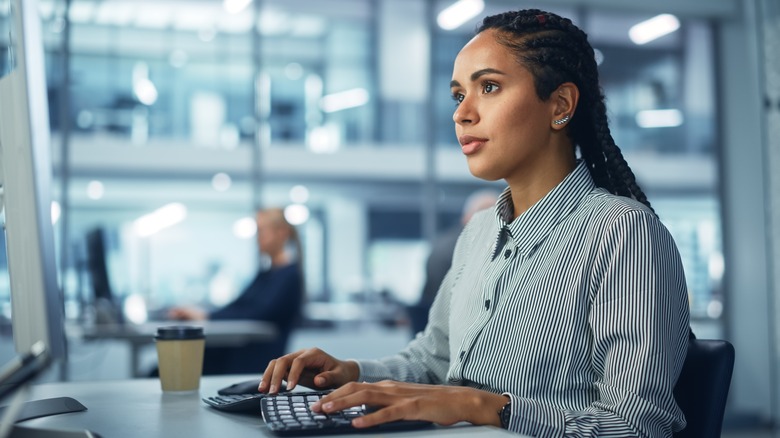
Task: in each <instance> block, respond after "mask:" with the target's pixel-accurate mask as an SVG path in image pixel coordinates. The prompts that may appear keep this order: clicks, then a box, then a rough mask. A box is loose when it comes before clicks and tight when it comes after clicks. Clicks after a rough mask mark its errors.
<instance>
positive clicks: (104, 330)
mask: <svg viewBox="0 0 780 438" xmlns="http://www.w3.org/2000/svg"><path fill="white" fill-rule="evenodd" d="M170 325H195V326H199V327H203V332H204V333H205V334H206V345H207V346H210V347H239V346H242V345H246V344H248V343H250V342H269V341H273V340H274V339H276V336H278V333H277V330H276V327H275V326H274V325H273V324H270V323H267V322H260V321H249V320H247V321H244V320H232V321H230V320H227V321H156V322H147V323H144V324H99V325H94V326H87V327H73V328H71V330H72V331H73V332H78V333H74V334H75V335H76V336H79V337H81V338H82V339H85V340H98V339H111V340H120V341H126V342H128V343H129V344H130V369H131V370H132V373H133V376H134V377H141V375H142V374H143V372H142V370H141V369H140V360H139V357H140V350H141V348H142V347H143V346H145V345H149V344H151V343H153V342H154V335H155V334H156V333H157V327H164V326H170Z"/></svg>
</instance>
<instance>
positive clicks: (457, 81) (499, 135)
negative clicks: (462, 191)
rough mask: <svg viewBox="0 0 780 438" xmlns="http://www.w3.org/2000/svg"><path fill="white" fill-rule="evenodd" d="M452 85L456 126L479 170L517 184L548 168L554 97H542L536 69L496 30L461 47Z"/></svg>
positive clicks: (476, 173) (473, 166) (482, 175)
mask: <svg viewBox="0 0 780 438" xmlns="http://www.w3.org/2000/svg"><path fill="white" fill-rule="evenodd" d="M451 91H452V95H453V97H454V98H455V100H456V104H457V108H456V109H455V113H454V114H453V115H452V119H453V120H454V121H455V132H456V134H457V136H458V141H459V142H460V145H461V149H462V150H463V153H464V154H465V155H466V157H467V161H468V165H469V170H470V171H471V173H472V174H473V175H474V176H476V177H478V178H482V179H485V180H490V181H494V180H498V179H505V180H507V182H509V183H510V185H511V183H512V181H513V180H516V181H518V182H520V181H523V178H529V177H533V174H534V173H537V172H540V171H543V170H544V168H545V164H544V163H545V162H549V160H550V159H551V154H550V152H549V151H550V149H551V148H550V147H548V145H549V144H550V140H551V135H552V129H551V128H550V123H551V120H552V119H553V114H554V104H553V103H552V101H553V100H554V99H549V102H545V101H542V100H541V99H539V97H538V96H537V95H536V90H535V89H534V78H533V76H532V75H531V72H530V71H528V70H527V69H526V68H525V67H523V66H522V65H520V64H519V63H518V62H517V61H516V59H515V55H514V53H512V52H511V51H510V50H509V49H507V48H506V47H504V46H502V45H501V44H499V43H498V42H497V41H496V39H495V31H493V30H486V31H484V32H481V33H480V34H478V35H477V36H476V37H474V38H473V39H472V40H471V41H469V42H468V43H467V44H466V45H465V46H464V47H463V49H461V51H460V53H459V54H458V57H457V58H456V59H455V65H454V67H453V72H452V82H451Z"/></svg>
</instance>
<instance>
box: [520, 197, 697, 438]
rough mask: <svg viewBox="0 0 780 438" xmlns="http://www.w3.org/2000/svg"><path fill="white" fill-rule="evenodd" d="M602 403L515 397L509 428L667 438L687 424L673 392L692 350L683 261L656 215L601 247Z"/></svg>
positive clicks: (597, 317) (598, 334)
mask: <svg viewBox="0 0 780 438" xmlns="http://www.w3.org/2000/svg"><path fill="white" fill-rule="evenodd" d="M590 298H591V310H590V315H589V324H590V329H591V332H592V342H593V348H592V357H591V364H592V368H593V371H594V374H595V375H596V376H597V381H596V385H595V386H596V388H597V390H598V395H599V397H598V400H597V401H596V402H594V403H592V404H591V405H590V406H588V407H587V408H586V409H584V410H582V411H579V412H572V411H565V410H561V409H558V408H556V407H555V406H551V405H550V404H545V403H542V402H540V401H538V400H534V399H529V398H522V397H517V396H515V395H513V394H507V395H508V396H509V397H510V398H512V412H511V417H510V424H509V429H510V430H513V431H516V432H520V433H524V434H528V435H532V436H537V437H590V436H599V437H605V436H609V437H625V436H641V437H663V436H668V437H670V436H672V429H673V428H675V427H674V426H675V425H677V428H679V427H681V426H684V425H685V420H684V417H683V414H682V412H681V411H680V409H679V408H678V406H677V404H676V402H675V400H674V396H673V390H674V385H675V383H676V381H677V378H678V376H679V374H680V371H681V369H682V365H683V361H684V360H685V354H686V351H687V341H688V324H689V310H688V298H687V289H686V283H685V277H684V273H683V268H682V263H681V261H680V256H679V253H678V252H677V248H676V246H675V244H674V241H673V239H672V237H671V235H669V233H668V231H667V230H666V228H665V227H664V226H663V225H662V224H661V223H660V221H658V219H657V218H655V216H653V215H652V214H650V213H649V212H645V211H639V210H636V211H630V212H627V213H624V214H622V215H620V216H618V217H617V218H615V220H614V221H613V223H612V224H611V225H610V226H608V228H607V230H606V232H605V235H604V237H603V240H602V241H601V242H600V243H599V244H598V249H597V250H596V258H595V263H594V269H593V273H592V277H591V297H590Z"/></svg>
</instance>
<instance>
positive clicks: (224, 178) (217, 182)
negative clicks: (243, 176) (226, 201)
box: [211, 172, 233, 192]
mask: <svg viewBox="0 0 780 438" xmlns="http://www.w3.org/2000/svg"><path fill="white" fill-rule="evenodd" d="M232 182H233V181H232V180H231V179H230V175H228V174H227V173H224V172H219V173H217V174H215V175H214V176H213V177H212V178H211V187H213V188H214V190H216V191H218V192H224V191H227V190H228V189H229V188H230V185H231V184H232Z"/></svg>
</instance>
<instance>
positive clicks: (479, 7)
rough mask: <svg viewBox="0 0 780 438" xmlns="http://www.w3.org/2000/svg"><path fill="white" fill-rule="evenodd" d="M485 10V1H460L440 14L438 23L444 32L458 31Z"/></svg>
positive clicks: (437, 18)
mask: <svg viewBox="0 0 780 438" xmlns="http://www.w3.org/2000/svg"><path fill="white" fill-rule="evenodd" d="M484 9H485V2H484V1H483V0H458V1H456V2H455V3H453V4H451V5H449V6H447V8H445V9H444V10H443V11H441V12H439V15H438V16H437V17H436V23H438V24H439V27H441V28H442V29H444V30H453V29H457V28H458V27H460V26H461V25H463V23H465V22H467V21H469V20H471V19H472V18H474V17H476V16H477V15H479V14H480V13H481V12H482V11H483V10H484Z"/></svg>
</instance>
